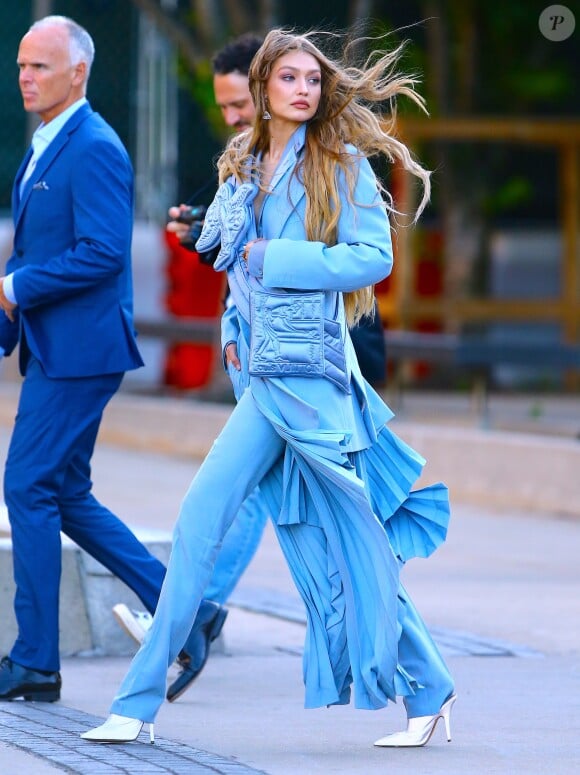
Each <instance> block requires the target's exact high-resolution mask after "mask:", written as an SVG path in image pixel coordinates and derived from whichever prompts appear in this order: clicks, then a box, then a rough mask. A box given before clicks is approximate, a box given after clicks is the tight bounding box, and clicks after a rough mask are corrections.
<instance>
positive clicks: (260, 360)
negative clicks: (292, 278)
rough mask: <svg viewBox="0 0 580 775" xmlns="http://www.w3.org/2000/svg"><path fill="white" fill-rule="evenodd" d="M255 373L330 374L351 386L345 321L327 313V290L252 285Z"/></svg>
mask: <svg viewBox="0 0 580 775" xmlns="http://www.w3.org/2000/svg"><path fill="white" fill-rule="evenodd" d="M250 326H251V340H250V361H249V373H250V374H251V375H252V376H257V377H289V376H293V377H326V378H327V379H329V380H331V381H332V382H334V383H335V384H336V385H337V386H338V387H340V388H341V389H342V390H344V391H345V392H347V393H348V392H350V382H349V379H348V375H347V370H346V358H345V354H344V344H343V341H342V336H341V328H340V324H339V323H338V321H337V320H333V319H329V318H326V317H325V294H324V293H323V292H322V291H315V292H303V293H282V294H276V293H264V292H258V291H255V290H251V291H250Z"/></svg>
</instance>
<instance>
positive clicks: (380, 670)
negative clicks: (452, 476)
mask: <svg viewBox="0 0 580 775" xmlns="http://www.w3.org/2000/svg"><path fill="white" fill-rule="evenodd" d="M252 387H253V390H252V392H253V395H254V398H255V400H256V402H257V405H258V408H259V409H260V411H261V412H262V413H263V414H264V416H265V417H266V418H267V419H268V420H269V422H271V423H272V425H273V427H274V428H275V429H276V431H277V433H279V434H280V436H281V437H282V438H283V440H284V441H285V443H286V452H285V455H284V460H283V464H282V465H281V466H276V467H275V468H274V469H272V471H271V472H270V473H269V474H268V475H267V476H266V478H265V480H263V482H262V483H261V485H260V486H261V491H262V493H263V496H264V498H265V499H266V504H267V507H268V508H269V510H270V513H271V514H272V515H274V521H275V527H276V531H277V535H278V539H279V542H280V545H281V548H282V551H283V553H284V556H285V558H286V561H287V563H288V566H289V568H290V572H291V574H292V577H293V579H294V582H295V584H296V587H297V589H298V591H299V592H300V595H301V597H302V599H303V601H304V603H305V607H306V617H307V632H306V639H305V649H304V659H303V673H304V683H305V707H307V708H312V707H320V706H325V705H334V704H345V703H348V702H349V701H350V700H351V689H352V690H353V693H354V697H353V699H354V704H355V706H356V707H358V708H364V709H377V708H381V707H384V706H385V705H387V703H388V701H389V700H391V701H395V698H396V696H397V695H400V696H408V695H412V694H414V693H415V691H416V690H417V689H418V688H420V685H419V684H418V683H417V681H416V680H415V678H414V677H413V676H412V675H409V674H408V673H407V672H405V670H404V669H403V668H402V667H401V666H400V665H399V663H398V648H399V638H400V635H401V625H402V621H403V620H404V617H405V605H404V602H403V601H402V600H401V599H400V598H399V595H398V592H399V588H400V587H399V570H400V566H401V563H402V562H405V561H407V560H408V559H410V558H411V557H413V556H420V557H425V556H427V555H428V554H430V553H431V552H432V551H433V550H434V549H435V548H436V546H438V545H439V544H440V543H441V542H442V541H443V540H444V539H445V535H446V531H447V523H448V520H449V507H448V500H447V490H446V488H445V486H444V485H442V484H437V485H433V486H431V487H426V488H423V489H422V490H417V491H415V492H411V487H412V485H413V484H414V482H415V481H416V479H417V477H418V476H419V474H420V473H421V469H422V467H423V465H424V462H425V461H424V459H423V458H421V456H420V455H418V454H417V453H416V452H415V451H414V450H412V449H411V448H410V447H409V446H408V445H406V444H405V443H404V442H402V441H401V440H400V439H399V438H398V437H397V436H396V435H395V434H394V433H392V432H391V431H390V430H389V429H388V428H387V426H383V427H382V428H381V429H380V432H379V433H378V435H377V437H376V440H375V442H374V443H373V444H372V445H371V446H370V447H368V448H367V449H364V450H362V451H359V452H350V453H349V452H346V451H345V449H346V448H347V436H348V434H345V433H343V432H340V431H337V430H333V431H325V430H321V429H320V428H308V429H302V430H297V429H296V428H292V427H289V425H288V424H287V423H286V422H285V419H284V413H283V411H281V410H280V407H278V406H277V405H276V401H275V400H272V399H273V396H274V395H275V393H272V392H269V391H268V389H267V383H266V382H263V383H262V385H261V386H260V387H258V386H257V385H255V384H254V385H253V386H252ZM276 515H277V516H276Z"/></svg>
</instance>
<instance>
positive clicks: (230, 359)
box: [225, 342, 242, 371]
mask: <svg viewBox="0 0 580 775" xmlns="http://www.w3.org/2000/svg"><path fill="white" fill-rule="evenodd" d="M225 356H226V365H227V366H229V365H230V363H231V365H232V366H233V367H234V369H236V370H237V371H241V370H242V364H241V363H240V359H239V358H238V346H237V345H236V343H235V342H230V343H229V344H228V345H226V349H225Z"/></svg>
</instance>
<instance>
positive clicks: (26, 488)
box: [4, 356, 185, 671]
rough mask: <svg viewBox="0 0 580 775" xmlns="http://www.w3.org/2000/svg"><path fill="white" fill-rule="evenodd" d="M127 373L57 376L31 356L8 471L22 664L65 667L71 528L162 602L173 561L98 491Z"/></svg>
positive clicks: (148, 598) (145, 595)
mask: <svg viewBox="0 0 580 775" xmlns="http://www.w3.org/2000/svg"><path fill="white" fill-rule="evenodd" d="M122 377H123V375H122V374H110V375H105V376H98V377H91V378H87V377H83V378H77V379H51V378H48V377H47V376H46V375H45V374H44V371H43V369H42V367H41V365H40V363H39V362H38V360H37V359H36V358H34V357H33V356H31V357H30V358H29V360H28V364H27V369H26V376H25V378H24V381H23V384H22V389H21V393H20V400H19V405H18V411H17V415H16V421H15V425H14V430H13V433H12V438H11V441H10V447H9V451H8V458H7V462H6V468H5V474H4V496H5V500H6V505H7V507H8V514H9V519H10V524H11V529H12V544H13V558H14V579H15V582H16V595H15V601H14V608H15V613H16V620H17V624H18V637H17V640H16V642H15V644H14V646H13V648H12V650H11V653H10V656H11V658H12V659H13V660H14V662H16V663H18V664H20V665H24V666H26V667H30V668H33V669H36V670H47V671H56V670H58V669H59V666H60V660H59V639H58V628H59V622H58V619H59V586H60V577H61V538H60V532H61V531H62V532H63V533H65V534H66V535H67V536H69V538H71V539H72V540H73V541H74V542H75V543H76V544H78V545H79V546H80V547H81V548H82V549H84V550H86V551H87V552H88V553H89V554H91V555H92V556H93V557H94V558H95V559H97V560H98V561H99V562H101V563H102V564H103V565H104V566H105V567H107V568H108V569H109V570H110V571H111V572H112V573H114V574H115V576H118V577H119V578H120V579H121V580H122V581H124V582H125V583H126V584H127V585H128V586H129V587H130V588H131V589H132V590H133V591H134V592H135V593H136V594H137V595H138V596H139V598H141V600H142V601H143V603H144V605H145V606H146V607H147V608H148V610H149V611H151V612H153V611H154V610H155V606H156V604H157V599H158V595H159V590H160V588H161V585H162V582H163V578H164V576H165V567H164V566H163V564H162V563H161V562H159V561H158V560H157V559H155V558H154V557H153V556H152V555H151V554H150V553H149V552H148V550H147V549H146V548H145V547H144V546H143V545H142V544H141V543H140V542H139V541H138V540H137V538H136V537H135V535H134V534H133V533H132V532H131V531H130V530H129V528H128V527H127V526H126V525H125V524H124V523H123V522H122V521H121V520H120V519H119V518H118V517H116V516H115V515H114V514H112V513H111V512H110V511H109V510H108V509H106V508H105V507H104V506H102V505H101V504H100V503H99V502H98V501H97V499H96V498H95V497H94V496H93V494H92V492H91V488H92V482H91V465H90V461H91V457H92V454H93V449H94V445H95V440H96V438H97V433H98V430H99V425H100V422H101V417H102V413H103V410H104V409H105V406H106V405H107V403H108V402H109V400H110V399H111V397H112V396H113V395H114V394H115V392H116V391H117V389H118V388H119V386H120V384H121V380H122ZM184 640H185V639H184Z"/></svg>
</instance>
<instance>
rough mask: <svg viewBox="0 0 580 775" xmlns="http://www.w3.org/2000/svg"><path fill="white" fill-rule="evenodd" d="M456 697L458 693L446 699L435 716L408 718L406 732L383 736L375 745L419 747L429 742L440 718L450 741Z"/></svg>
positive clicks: (383, 746)
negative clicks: (452, 712) (452, 709)
mask: <svg viewBox="0 0 580 775" xmlns="http://www.w3.org/2000/svg"><path fill="white" fill-rule="evenodd" d="M456 699H457V695H456V694H452V695H451V697H449V699H447V700H445V702H444V703H443V705H442V706H441V707H440V708H439V712H438V713H436V714H435V715H434V716H417V717H416V718H410V719H408V720H407V729H406V730H405V732H395V734H393V735H387V736H386V737H381V739H380V740H377V741H376V742H375V745H377V746H381V747H382V748H419V747H420V746H422V745H426V743H428V742H429V740H430V739H431V735H432V734H433V732H434V731H435V727H436V726H437V722H438V721H439V719H440V718H442V719H443V722H444V724H445V734H446V735H447V742H448V743H450V742H451V708H452V707H453V703H454V702H455V700H456Z"/></svg>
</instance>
